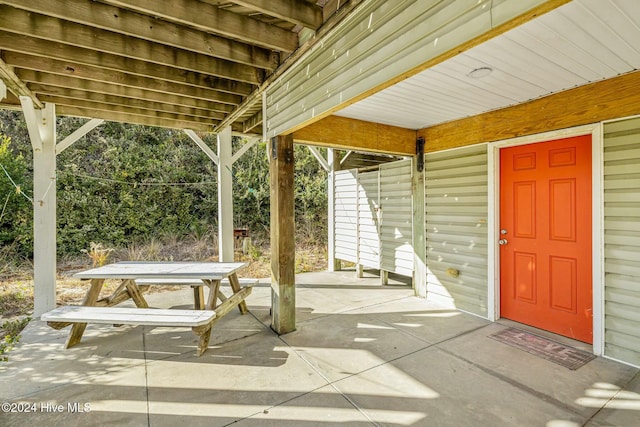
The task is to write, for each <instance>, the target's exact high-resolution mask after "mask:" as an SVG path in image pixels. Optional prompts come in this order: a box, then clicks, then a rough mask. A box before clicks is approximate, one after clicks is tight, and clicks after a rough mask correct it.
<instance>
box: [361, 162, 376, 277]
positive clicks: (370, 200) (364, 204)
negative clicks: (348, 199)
mask: <svg viewBox="0 0 640 427" xmlns="http://www.w3.org/2000/svg"><path fill="white" fill-rule="evenodd" d="M378 180H379V176H378V171H371V172H364V173H359V174H358V230H359V232H358V264H361V265H363V266H364V267H368V268H375V269H378V268H380V229H379V219H378V216H379V211H378V210H379V208H380V201H379V193H378V191H379V190H378Z"/></svg>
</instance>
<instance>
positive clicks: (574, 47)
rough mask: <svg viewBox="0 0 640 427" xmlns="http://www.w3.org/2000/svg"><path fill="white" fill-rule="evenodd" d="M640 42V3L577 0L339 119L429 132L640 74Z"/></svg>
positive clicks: (353, 108)
mask: <svg viewBox="0 0 640 427" xmlns="http://www.w3.org/2000/svg"><path fill="white" fill-rule="evenodd" d="M639 41H640V0H574V1H572V2H571V3H568V4H566V5H564V6H562V7H560V8H558V9H556V10H554V11H552V12H550V13H547V14H545V15H543V16H541V17H540V18H537V19H535V20H533V21H530V22H528V23H526V24H524V25H522V26H520V27H518V28H516V29H514V30H511V31H509V32H507V33H505V34H503V35H501V36H499V37H496V38H494V39H492V40H490V41H488V42H486V43H484V44H482V45H479V46H476V47H474V48H473V49H470V50H468V51H467V52H465V53H463V54H460V55H458V56H456V57H454V58H452V59H450V60H447V61H445V62H443V63H441V64H438V65H436V66H434V67H432V68H430V69H428V70H425V71H423V72H421V73H419V74H417V75H415V76H413V77H410V78H408V79H406V80H404V81H402V82H400V83H398V84H396V85H394V86H392V87H390V88H388V89H385V90H383V91H381V92H378V93H377V94H375V95H372V96H370V97H368V98H366V99H364V100H362V101H360V102H357V103H355V104H353V105H351V106H349V107H347V108H345V109H343V110H341V111H339V112H338V113H336V114H337V115H340V116H344V117H350V118H354V119H360V120H366V121H372V122H377V123H384V124H389V125H394V126H400V127H405V128H409V129H420V128H424V127H428V126H433V125H435V124H438V123H443V122H448V121H452V120H456V119H460V118H463V117H468V116H473V115H477V114H481V113H484V112H487V111H491V110H496V109H499V108H504V107H508V106H510V105H515V104H518V103H522V102H526V101H529V100H531V99H536V98H540V97H543V96H546V95H549V94H551V93H556V92H560V91H563V90H567V89H570V88H573V87H576V86H580V85H584V84H587V83H591V82H594V81H598V80H602V79H607V78H612V77H615V76H616V75H619V74H622V73H628V72H631V71H633V70H636V69H640V43H638V42H639ZM482 67H489V68H491V69H492V70H493V71H492V72H491V73H490V74H489V75H488V76H485V77H483V78H473V77H471V76H470V75H469V74H470V73H471V71H473V70H474V69H478V68H482Z"/></svg>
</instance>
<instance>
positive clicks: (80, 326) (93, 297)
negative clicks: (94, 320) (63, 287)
mask: <svg viewBox="0 0 640 427" xmlns="http://www.w3.org/2000/svg"><path fill="white" fill-rule="evenodd" d="M103 284H104V279H91V286H90V287H89V290H88V291H87V293H86V295H85V296H84V301H82V305H87V306H93V305H95V304H96V301H98V296H100V291H101V290H102V285H103ZM86 327H87V324H86V323H74V324H73V325H72V326H71V332H69V337H68V338H67V343H66V344H65V347H66V348H69V347H72V346H74V345H76V344H78V343H79V342H80V340H81V339H82V335H83V334H84V330H85V329H86Z"/></svg>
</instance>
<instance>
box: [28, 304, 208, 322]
mask: <svg viewBox="0 0 640 427" xmlns="http://www.w3.org/2000/svg"><path fill="white" fill-rule="evenodd" d="M215 318H216V312H215V311H212V310H167V309H154V308H129V307H87V306H64V307H58V308H56V309H54V310H52V311H50V312H48V313H44V314H43V315H42V316H41V318H40V319H41V320H43V321H46V322H71V323H80V322H82V323H102V324H108V325H112V324H127V325H149V326H189V327H196V326H202V325H206V324H208V323H210V322H211V321H212V320H213V319H215Z"/></svg>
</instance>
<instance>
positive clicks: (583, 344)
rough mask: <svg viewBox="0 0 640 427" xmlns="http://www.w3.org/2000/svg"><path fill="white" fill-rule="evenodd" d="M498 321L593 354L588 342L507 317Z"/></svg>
mask: <svg viewBox="0 0 640 427" xmlns="http://www.w3.org/2000/svg"><path fill="white" fill-rule="evenodd" d="M496 323H498V324H500V325H503V326H508V327H510V328H516V329H521V330H523V331H526V332H530V333H532V334H535V335H538V336H541V337H543V338H546V339H549V340H552V341H556V342H558V343H560V344H563V345H566V346H567V347H572V348H576V349H578V350H582V351H586V352H588V353H592V354H593V346H592V345H591V344H589V343H586V342H582V341H578V340H574V339H571V338H569V337H565V336H563V335H558V334H555V333H553V332H549V331H545V330H544V329H538V328H536V327H534V326H529V325H525V324H524V323H518V322H516V321H514V320H510V319H505V318H504V317H503V318H500V319H498V320H497V321H496Z"/></svg>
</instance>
